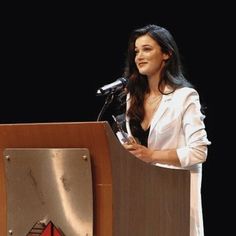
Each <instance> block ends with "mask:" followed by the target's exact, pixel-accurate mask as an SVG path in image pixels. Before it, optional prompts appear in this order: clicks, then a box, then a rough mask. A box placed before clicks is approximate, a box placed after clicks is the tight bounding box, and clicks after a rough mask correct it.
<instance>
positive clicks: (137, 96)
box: [124, 24, 193, 124]
mask: <svg viewBox="0 0 236 236" xmlns="http://www.w3.org/2000/svg"><path fill="white" fill-rule="evenodd" d="M146 34H147V35H149V36H150V37H151V38H152V39H154V40H155V41H156V42H157V43H158V44H159V45H160V47H161V50H162V52H163V53H166V54H168V55H169V56H170V57H169V59H168V60H167V61H166V64H165V66H164V68H163V70H162V73H161V78H160V82H159V85H158V89H159V91H160V92H161V93H162V94H164V91H163V88H164V87H165V86H164V85H169V86H170V87H171V88H172V90H171V92H174V91H175V90H176V89H177V88H180V87H193V86H192V84H191V83H190V82H189V81H187V79H186V78H185V77H184V75H183V70H182V63H181V60H180V55H179V50H178V47H177V45H176V42H175V40H174V38H173V36H172V35H171V33H170V32H169V31H168V30H167V29H165V28H163V27H160V26H157V25H152V24H150V25H147V26H144V27H142V28H139V29H136V30H134V31H133V32H132V33H131V36H130V39H129V43H128V52H127V58H126V65H125V69H124V76H125V77H126V78H128V84H127V88H126V93H130V96H131V105H130V108H129V110H128V111H127V115H128V116H129V118H130V122H131V123H136V124H137V123H139V124H140V123H141V122H142V121H143V119H144V97H145V94H146V93H149V92H150V91H149V86H148V81H147V76H145V75H141V74H140V73H139V72H138V69H137V67H136V64H135V41H136V39H137V38H139V37H140V36H143V35H146ZM132 121H133V122H132Z"/></svg>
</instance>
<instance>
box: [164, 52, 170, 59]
mask: <svg viewBox="0 0 236 236" xmlns="http://www.w3.org/2000/svg"><path fill="white" fill-rule="evenodd" d="M171 55H172V53H171V52H168V53H164V54H163V59H164V60H165V61H166V60H168V59H169V58H170V57H171Z"/></svg>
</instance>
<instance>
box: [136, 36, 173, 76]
mask: <svg viewBox="0 0 236 236" xmlns="http://www.w3.org/2000/svg"><path fill="white" fill-rule="evenodd" d="M168 58H169V55H168V54H166V53H163V52H162V51H161V47H160V46H159V44H158V43H157V42H156V41H155V40H154V39H152V38H151V37H150V36H149V35H143V36H140V37H139V38H137V39H136V41H135V64H136V66H137V68H138V70H139V73H140V74H142V75H146V76H153V75H155V74H159V73H160V71H161V69H162V68H163V66H164V65H165V60H167V59H168Z"/></svg>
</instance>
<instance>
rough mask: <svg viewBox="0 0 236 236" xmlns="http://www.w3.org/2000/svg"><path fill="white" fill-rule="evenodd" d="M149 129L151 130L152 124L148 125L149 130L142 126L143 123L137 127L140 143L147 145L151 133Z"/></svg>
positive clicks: (136, 134)
mask: <svg viewBox="0 0 236 236" xmlns="http://www.w3.org/2000/svg"><path fill="white" fill-rule="evenodd" d="M149 131H150V126H149V127H148V129H147V130H144V129H143V128H142V126H141V125H139V126H138V127H136V133H135V135H134V136H135V138H137V139H138V141H139V142H140V144H142V145H143V146H146V147H147V141H148V135H149Z"/></svg>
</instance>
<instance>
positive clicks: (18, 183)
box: [4, 148, 93, 236]
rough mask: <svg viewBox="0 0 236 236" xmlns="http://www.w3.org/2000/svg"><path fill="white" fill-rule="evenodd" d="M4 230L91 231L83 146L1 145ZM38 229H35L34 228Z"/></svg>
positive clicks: (16, 232) (17, 232)
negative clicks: (2, 148) (36, 146)
mask: <svg viewBox="0 0 236 236" xmlns="http://www.w3.org/2000/svg"><path fill="white" fill-rule="evenodd" d="M4 161H5V173H6V189H7V231H8V233H9V234H10V235H31V234H32V235H33V234H34V233H38V234H39V235H40V233H41V232H43V231H44V230H45V229H46V228H47V226H48V225H49V224H50V226H51V225H53V226H54V227H55V230H57V231H58V232H60V233H61V235H88V236H92V235H93V192H92V189H93V188H92V173H91V160H90V153H89V150H88V149H87V148H7V149H5V150H4ZM39 231H40V232H39Z"/></svg>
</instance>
